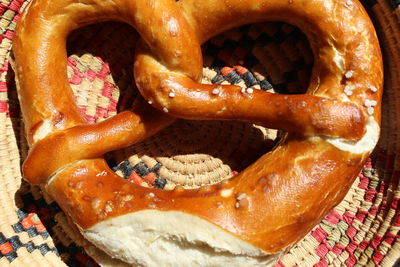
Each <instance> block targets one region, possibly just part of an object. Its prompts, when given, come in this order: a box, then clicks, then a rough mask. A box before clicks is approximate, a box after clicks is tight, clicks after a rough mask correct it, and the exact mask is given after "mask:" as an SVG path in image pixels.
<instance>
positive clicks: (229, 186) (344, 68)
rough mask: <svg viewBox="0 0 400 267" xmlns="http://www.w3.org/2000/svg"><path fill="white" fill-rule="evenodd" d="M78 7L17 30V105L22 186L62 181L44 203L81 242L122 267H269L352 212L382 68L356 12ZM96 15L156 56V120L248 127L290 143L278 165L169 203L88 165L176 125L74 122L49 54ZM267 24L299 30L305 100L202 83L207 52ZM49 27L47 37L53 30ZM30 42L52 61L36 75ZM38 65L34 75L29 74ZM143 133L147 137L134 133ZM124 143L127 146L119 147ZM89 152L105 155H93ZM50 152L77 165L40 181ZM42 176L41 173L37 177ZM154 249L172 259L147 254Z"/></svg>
mask: <svg viewBox="0 0 400 267" xmlns="http://www.w3.org/2000/svg"><path fill="white" fill-rule="evenodd" d="M81 2H82V1H77V3H74V1H72V0H62V1H57V5H58V6H57V8H55V10H53V9H52V8H50V7H49V5H50V4H46V3H47V2H46V1H44V0H38V1H34V2H33V4H32V5H31V7H30V9H29V12H28V13H27V15H26V16H25V17H23V18H22V19H21V21H22V22H21V23H20V24H19V26H18V29H17V36H16V42H15V47H14V53H15V56H16V70H17V76H18V80H19V87H20V92H19V93H20V99H21V106H22V110H23V116H24V120H25V122H26V125H27V134H28V139H29V140H30V144H31V145H33V147H32V149H31V152H30V155H29V157H28V159H27V161H26V162H25V166H28V167H29V168H26V169H25V171H26V173H25V174H24V175H25V178H27V179H28V180H29V181H30V182H33V183H43V182H45V181H46V179H47V178H48V177H49V176H50V175H52V179H51V180H50V181H49V182H48V183H47V184H46V186H45V187H46V190H47V191H48V192H49V193H50V195H51V196H53V197H54V198H55V199H56V201H57V202H58V203H59V205H60V206H61V208H62V209H63V210H64V211H65V212H66V213H67V214H68V215H69V216H70V217H71V218H72V220H73V221H74V222H75V223H76V224H77V225H78V227H79V228H80V230H81V232H82V234H83V235H84V236H85V237H86V238H87V239H88V240H89V241H91V242H93V243H94V244H95V245H96V246H98V247H100V248H102V249H103V250H104V251H106V252H107V253H108V254H110V255H111V256H113V257H117V258H119V259H121V260H124V261H126V262H128V263H131V264H137V265H152V266H159V265H166V266H168V265H171V266H174V264H175V261H176V259H177V258H178V259H179V260H181V261H182V262H183V263H182V265H183V266H194V265H195V264H198V265H201V264H202V263H203V261H205V262H206V264H208V265H211V266H223V265H225V264H232V262H235V263H236V262H239V264H237V265H240V266H264V265H265V264H269V263H272V262H273V260H274V258H275V257H276V256H279V253H280V252H282V250H284V249H287V248H289V247H290V246H292V245H293V244H295V243H296V242H297V241H298V240H300V239H301V238H302V237H303V236H304V235H306V233H307V232H308V231H310V230H311V228H312V227H313V226H314V225H315V224H317V223H318V222H319V221H320V220H321V218H322V217H323V216H324V215H325V214H326V213H327V212H328V211H329V210H330V209H331V208H332V207H333V206H334V205H336V204H337V203H338V202H339V201H340V200H341V199H343V197H344V196H345V194H346V192H347V190H348V189H349V187H350V186H351V184H352V183H353V181H354V178H355V177H356V175H357V173H358V172H359V171H360V169H361V168H362V166H363V164H364V163H365V161H366V159H367V158H368V156H369V154H370V153H371V151H372V150H373V148H374V146H375V145H376V143H377V141H378V137H379V130H380V128H379V123H380V101H381V96H382V83H383V70H382V59H381V54H380V50H379V44H378V40H377V37H376V34H375V32H374V29H373V26H372V23H371V21H370V20H369V18H368V16H367V14H366V12H365V10H364V9H363V7H362V6H361V4H360V3H359V2H357V1H355V0H323V1H322V0H293V1H281V0H254V1H253V0H250V1H242V0H224V1H221V0H203V1H196V0H182V1H179V2H178V3H175V2H174V1H128V0H126V1H119V2H118V3H119V4H121V6H119V5H117V4H115V2H114V1H103V0H98V1H94V0H93V1H89V0H86V1H85V5H83V6H82V4H81ZM39 4H40V6H41V7H39ZM52 4H53V3H51V5H52ZM141 4H143V5H144V6H141ZM146 5H147V6H146ZM64 6H66V7H74V12H75V9H76V8H80V7H82V12H77V14H74V15H67V16H60V14H58V12H60V11H59V10H64V9H63V8H62V7H64ZM139 6H140V7H143V8H139ZM177 6H179V7H180V11H179V9H178V7H177ZM121 7H123V9H121ZM144 7H146V8H144ZM42 9H43V10H42ZM65 10H67V11H68V10H69V9H68V8H66V9H65ZM96 10H102V12H103V11H104V10H107V12H105V11H104V13H102V12H100V13H99V14H101V16H100V19H99V20H104V19H119V20H121V19H122V20H123V21H127V22H129V23H131V24H132V25H134V26H136V27H137V29H138V31H139V32H140V33H141V34H142V37H143V39H144V41H145V42H146V43H147V45H149V46H150V48H148V47H147V45H145V44H141V46H140V47H139V49H138V53H137V56H136V60H135V65H134V72H135V79H136V83H137V85H138V88H139V90H140V92H141V93H142V95H143V96H144V97H145V98H146V100H148V101H150V103H152V105H153V106H154V107H155V108H157V109H159V110H162V111H163V112H164V113H168V114H172V115H174V116H177V117H182V118H190V119H236V120H244V121H250V122H254V123H258V124H261V125H264V126H267V127H273V128H280V129H283V130H286V131H288V132H289V133H288V134H287V136H286V137H285V138H283V140H281V142H280V143H279V145H278V146H277V147H276V148H275V149H274V150H273V151H271V152H269V153H267V154H265V155H264V156H262V157H261V158H260V159H259V160H257V161H256V162H255V163H254V164H252V165H251V166H249V167H248V168H247V169H245V170H244V171H243V172H241V173H240V174H239V175H237V176H235V178H233V179H230V180H228V181H225V182H223V183H220V184H216V185H211V186H207V187H203V188H200V189H196V190H182V189H180V188H177V189H175V190H173V191H162V190H157V189H150V188H144V187H140V186H137V185H134V184H132V183H130V182H128V181H126V180H123V179H121V178H120V177H118V176H117V175H116V174H115V173H114V172H112V171H111V170H110V169H109V167H108V166H107V164H106V162H105V161H104V159H101V158H95V159H91V158H93V157H98V156H99V155H101V154H102V153H103V152H104V151H105V150H107V149H111V148H115V147H119V146H122V145H127V144H131V143H132V142H135V141H138V140H140V138H143V137H144V136H147V135H149V134H152V133H154V132H155V131H157V130H158V129H160V128H162V127H164V126H165V125H168V124H169V123H171V122H172V121H173V120H174V119H173V118H170V117H169V116H168V115H165V114H164V115H163V114H162V113H160V112H157V111H154V110H152V109H150V108H149V107H148V106H146V105H145V104H144V103H141V105H139V106H138V107H137V109H136V110H134V112H128V113H121V114H119V115H118V116H117V117H115V118H113V119H111V120H110V121H109V122H104V124H98V125H95V126H87V125H83V124H84V121H83V119H82V118H81V116H80V115H79V114H78V111H77V109H76V107H74V108H73V109H72V110H69V109H68V106H70V105H71V103H72V99H73V97H72V93H71V91H70V89H69V87H68V85H67V82H66V79H63V80H62V81H60V80H59V79H52V78H51V76H48V75H47V72H48V71H49V70H50V69H55V70H56V71H57V73H59V74H58V76H57V77H64V76H63V75H64V73H65V65H59V64H57V62H58V59H59V58H64V59H65V47H64V46H61V48H54V47H53V46H54V45H55V44H64V42H65V36H66V34H67V33H68V31H69V30H71V29H73V28H75V27H77V26H78V25H81V24H84V23H90V22H93V21H95V19H94V18H93V17H92V16H91V15H92V14H95V13H96V12H97V11H96ZM154 10H158V12H157V14H156V13H155V12H153V11H154ZM160 10H161V11H160ZM95 11H96V12H95ZM108 12H110V13H108ZM67 13H68V12H67ZM96 14H97V13H96ZM110 14H111V15H110ZM333 14H334V15H333ZM89 15H90V16H89ZM135 16H136V17H135ZM37 17H40V19H38V22H39V24H38V25H40V22H42V21H44V22H43V25H42V27H43V28H41V30H40V31H37V32H36V31H27V30H25V28H27V27H28V26H27V25H33V24H32V22H36V20H35V18H37ZM171 17H174V18H175V20H173V21H175V22H176V23H175V22H171V19H170V18H171ZM183 17H185V18H183ZM43 18H44V19H43ZM64 18H68V19H67V20H66V21H64ZM81 20H82V21H81ZM147 20H149V21H151V23H145V22H146V21H147ZM266 20H280V21H284V22H287V23H290V24H293V25H295V26H297V27H299V28H300V29H301V30H303V32H304V33H305V34H306V35H307V37H308V39H309V42H310V44H311V47H312V49H313V52H314V59H315V63H314V67H313V73H312V77H311V82H310V85H309V88H308V91H307V94H306V95H297V96H284V95H276V94H269V93H266V92H262V91H257V90H245V91H244V92H243V91H242V90H241V89H240V88H238V87H235V86H215V85H201V84H199V83H197V82H196V81H195V80H196V78H198V76H199V71H200V70H199V69H200V65H201V60H200V56H199V55H200V52H199V46H198V43H197V40H199V41H200V43H202V42H204V41H206V40H208V39H209V38H210V37H212V36H214V35H216V34H218V33H220V32H222V31H224V30H226V29H229V28H232V27H236V26H240V25H244V24H249V23H255V22H260V21H266ZM49 22H51V23H49ZM53 24H54V25H56V26H55V27H54V28H51V27H50V26H49V25H53ZM35 25H37V24H35ZM65 25H67V26H65ZM153 25H157V26H158V27H157V29H155V28H154V27H153ZM185 25H186V26H185ZM343 25H346V27H343ZM49 27H50V28H51V29H52V30H51V31H49V32H50V33H49V32H46V31H45V30H43V29H49ZM176 29H181V30H183V32H184V34H183V33H182V34H180V32H181V31H175V30H176ZM35 32H36V33H35ZM59 32H61V33H62V34H61V35H57V34H58V33H59ZM176 32H179V34H178V33H176ZM153 34H154V35H153ZM41 36H44V37H43V39H40V38H41ZM50 37H51V38H50ZM150 37H153V39H151V38H150ZM184 37H187V38H184ZM32 38H33V39H32ZM34 38H38V40H39V41H37V47H35V48H37V49H38V50H39V49H43V51H44V54H43V56H42V57H43V58H44V61H43V62H44V63H43V62H42V61H41V60H42V58H40V56H38V55H37V57H34V58H35V60H33V61H30V59H29V57H27V56H25V55H26V54H24V53H23V51H24V50H26V49H27V50H28V51H29V48H30V44H31V42H23V40H24V41H25V39H27V40H34ZM169 39H173V41H172V42H171V43H169V42H168V47H167V44H165V43H163V42H162V41H164V42H167V41H168V40H169ZM151 40H153V41H154V42H153V41H151ZM164 45H165V47H164ZM169 45H171V47H169ZM49 47H53V49H48V48H49ZM159 48H164V50H163V49H161V50H157V49H159ZM160 51H164V52H165V51H167V52H165V53H164V52H162V53H161V54H159V53H158V52H160ZM156 52H157V56H156V55H155V53H156ZM51 58H54V60H53V61H52V60H51ZM55 61H56V62H55ZM26 63H28V64H27V65H24V64H26ZM32 64H34V65H35V66H37V69H35V70H31V68H30V66H32ZM191 67H193V69H191ZM61 73H62V74H61ZM30 75H32V76H30ZM47 87H48V88H50V89H49V94H48V96H47V95H45V94H44V96H43V98H42V99H38V97H37V94H36V93H37V92H38V91H39V92H40V90H43V88H47ZM56 88H58V89H57V90H56ZM59 88H62V89H63V90H61V91H60V89H59ZM64 91H65V92H66V94H65V95H64V93H65V92H64ZM171 92H173V94H172V95H173V97H171ZM42 94H43V92H42ZM55 100H57V101H55ZM60 114H61V115H60ZM153 116H154V119H155V122H153V121H152V118H153ZM113 120H114V121H113ZM45 125H47V126H48V127H49V128H50V129H47V128H45V127H43V126H45ZM137 125H139V126H140V127H139V129H141V130H139V133H138V134H137V135H136V134H132V133H130V131H131V130H134V129H135V127H136V126H137ZM157 125H158V126H157ZM160 125H161V126H160ZM92 128H95V129H96V128H99V129H101V131H99V132H100V133H99V134H97V133H96V132H95V131H93V130H92ZM104 129H105V130H104ZM120 129H123V130H122V131H121V132H117V130H120ZM124 129H125V130H124ZM103 130H104V131H103ZM66 133H68V134H69V135H68V136H67V137H65V136H64V135H65V134H66ZM87 134H88V135H90V137H87V136H86V135H87ZM138 136H139V137H138ZM86 137H87V138H86ZM115 137H121V138H122V141H118V140H117V141H116V145H110V144H109V143H110V142H111V141H113V140H114V138H115ZM135 138H136V139H135ZM86 139H88V140H89V141H85V140H86ZM60 140H64V141H61V142H60ZM93 140H95V141H96V142H97V141H98V142H99V148H90V146H89V144H90V143H91V142H92V141H93ZM132 140H133V141H132ZM71 143H78V144H80V145H83V146H85V147H88V152H87V153H86V152H82V153H79V149H80V148H81V146H77V148H74V147H72V148H71ZM48 146H54V147H53V150H54V152H50V155H51V156H52V157H53V156H54V157H60V155H61V154H62V152H63V151H62V150H64V149H69V150H70V151H73V152H72V154H74V156H71V157H69V158H63V157H61V160H56V163H54V164H50V165H51V166H50V167H49V170H43V169H45V168H39V166H40V163H41V162H43V161H45V162H46V164H47V161H46V159H48V158H46V153H45V150H46V147H48ZM74 151H75V152H74ZM82 155H83V156H82ZM32 166H33V167H38V168H39V169H40V170H38V171H33V172H32V173H29V170H27V169H32V168H33V167H32ZM177 225H178V227H177ZM144 247H146V248H147V247H151V249H149V250H150V251H152V250H153V251H157V252H159V251H160V252H161V251H162V252H164V253H146V252H145V251H144V250H143V249H141V248H144ZM165 255H174V257H173V258H168V257H165Z"/></svg>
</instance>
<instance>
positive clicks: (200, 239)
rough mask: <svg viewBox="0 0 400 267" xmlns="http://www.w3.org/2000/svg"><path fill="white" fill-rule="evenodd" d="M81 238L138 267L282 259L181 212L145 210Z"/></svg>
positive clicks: (99, 226)
mask: <svg viewBox="0 0 400 267" xmlns="http://www.w3.org/2000/svg"><path fill="white" fill-rule="evenodd" d="M81 232H82V234H83V235H84V237H85V238H86V239H88V240H89V241H90V242H92V243H94V244H95V245H96V246H98V247H99V248H101V249H103V250H104V251H106V252H107V253H109V254H111V255H113V257H117V258H118V259H120V260H123V261H124V262H127V263H129V264H132V265H135V266H137V265H139V266H171V267H172V266H226V265H229V266H268V265H271V264H273V263H275V261H276V259H277V258H278V257H279V255H281V253H277V254H270V255H268V254H266V253H265V252H263V251H261V250H260V249H258V248H256V247H254V246H252V245H250V244H249V243H247V242H245V241H243V240H241V239H239V238H236V237H235V236H233V235H232V234H230V233H228V232H226V231H224V230H222V229H221V228H220V227H217V226H215V225H213V224H211V223H210V222H207V221H205V220H203V219H201V218H199V217H195V216H193V215H190V214H185V213H182V212H177V211H167V212H163V211H158V210H143V211H140V212H135V213H130V214H126V215H123V216H119V217H116V218H112V219H109V220H107V221H104V222H100V223H98V224H96V225H94V226H93V227H91V228H90V229H88V230H85V231H81ZM143 248H145V250H146V251H143Z"/></svg>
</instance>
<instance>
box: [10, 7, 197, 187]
mask: <svg viewBox="0 0 400 267" xmlns="http://www.w3.org/2000/svg"><path fill="white" fill-rule="evenodd" d="M28 9H29V10H28V12H25V13H24V14H23V16H22V18H21V19H20V21H19V23H18V29H17V33H16V36H15V38H14V43H13V52H14V56H15V67H14V68H15V72H16V76H17V81H18V85H19V88H20V90H19V92H18V93H19V98H20V102H21V108H22V113H23V118H24V122H25V128H26V133H27V138H28V142H29V144H30V146H31V147H32V149H31V150H30V152H29V156H28V158H27V159H26V161H25V163H24V177H25V179H26V180H28V181H29V182H31V183H32V184H45V183H46V181H47V179H48V177H50V175H52V174H53V173H55V172H56V171H57V170H58V169H60V168H61V167H63V166H64V165H66V164H68V163H70V162H73V161H76V160H79V159H85V158H96V157H100V156H102V155H103V154H104V153H106V152H108V151H111V150H114V149H118V148H121V147H126V146H128V145H131V144H133V143H136V142H138V141H139V140H142V139H144V138H145V137H147V136H149V135H152V134H154V133H155V132H157V131H158V130H159V129H162V128H164V127H165V126H167V125H169V124H170V123H171V122H172V121H174V119H172V118H171V117H169V116H163V115H162V114H161V113H160V112H157V111H155V110H153V109H150V108H149V107H147V104H144V103H140V104H139V105H138V106H137V107H135V108H134V110H133V111H125V112H123V113H120V114H117V115H116V116H115V117H114V118H112V119H110V120H108V121H105V122H102V123H100V124H95V125H86V122H85V120H84V119H83V117H82V115H81V114H80V112H79V109H78V107H77V106H76V104H75V102H74V97H73V93H72V90H71V88H70V86H69V82H68V80H67V77H66V58H67V55H66V48H65V44H66V38H67V36H68V34H69V33H70V32H71V31H73V30H74V29H76V28H77V27H81V26H84V25H87V24H90V23H93V22H100V21H105V20H118V21H123V22H126V23H129V24H130V25H132V26H133V27H135V29H136V30H137V31H138V32H139V34H140V36H141V37H142V38H143V40H144V41H145V42H146V43H147V44H149V46H150V47H151V49H154V51H156V53H157V57H159V59H160V62H162V63H163V64H164V65H165V66H166V67H168V68H169V69H174V70H177V71H179V72H180V73H185V74H187V75H189V76H190V77H192V78H193V79H198V78H199V77H200V73H201V65H202V59H201V54H200V48H199V45H198V42H197V38H196V37H195V36H194V34H193V32H192V30H191V28H190V27H189V26H188V24H187V22H186V20H185V19H183V17H182V16H181V12H180V11H179V9H178V7H177V6H176V4H175V2H174V1H170V0H167V1H155V2H154V1H145V0H139V1H129V0H122V1H117V2H115V1H96V0H86V1H71V0H63V1H55V2H54V1H50V2H49V1H44V0H35V1H32V2H31V4H30V6H29V7H28ZM32 25H34V26H32ZM32 28H33V29H32ZM154 29H157V30H154ZM188 48H190V50H188ZM26 51H30V52H29V53H27V52H26ZM32 66H35V68H34V69H32ZM54 133H55V134H54ZM110 140H114V141H110ZM55 144H57V145H55ZM94 144H96V145H94ZM49 147H53V148H54V149H52V150H49V149H48V148H49ZM68 152H69V153H68ZM45 159H48V161H49V163H48V165H47V166H46V167H43V166H42V164H41V162H43V160H45Z"/></svg>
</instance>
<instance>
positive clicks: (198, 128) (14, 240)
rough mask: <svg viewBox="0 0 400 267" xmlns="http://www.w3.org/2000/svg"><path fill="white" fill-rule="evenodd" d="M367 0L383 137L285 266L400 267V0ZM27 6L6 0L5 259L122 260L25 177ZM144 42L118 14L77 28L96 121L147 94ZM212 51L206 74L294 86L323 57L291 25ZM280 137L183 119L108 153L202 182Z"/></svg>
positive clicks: (141, 170)
mask: <svg viewBox="0 0 400 267" xmlns="http://www.w3.org/2000/svg"><path fill="white" fill-rule="evenodd" d="M183 1H184V0H183ZM362 2H363V4H364V5H365V7H366V8H367V10H368V11H369V13H370V15H371V18H372V20H373V22H374V24H375V26H376V29H377V31H378V35H379V38H380V41H381V46H382V50H383V55H384V62H385V91H384V99H383V120H382V136H381V139H380V142H379V144H378V146H377V148H376V150H375V152H374V153H373V155H372V156H371V158H370V159H369V160H368V162H367V164H366V165H365V167H364V169H363V170H362V171H361V173H360V174H359V176H358V178H357V179H356V181H355V183H354V185H353V187H352V188H351V190H350V191H349V193H348V194H347V196H346V198H345V199H344V200H343V201H342V203H340V204H339V205H338V206H337V207H336V208H335V209H333V210H332V211H331V212H330V213H329V214H328V215H327V216H326V217H325V218H324V219H323V220H322V222H321V223H320V224H319V225H317V226H316V227H315V228H314V229H313V230H312V232H311V233H309V234H308V235H307V236H306V237H305V238H304V239H303V240H302V241H301V242H299V243H298V244H297V245H296V246H295V247H293V248H292V249H291V250H290V251H289V252H287V254H286V255H284V256H283V257H282V258H281V259H280V261H279V262H278V264H277V266H282V267H283V266H393V265H395V264H396V261H398V260H399V259H400V185H399V179H400V160H399V159H400V155H399V153H398V151H399V147H400V134H399V127H400V7H399V5H400V1H389V0H381V1H374V0H364V1H362ZM27 3H28V1H24V0H0V14H1V19H0V185H1V186H0V266H8V265H12V266H23V265H26V266H66V265H67V266H96V265H97V263H96V262H98V263H101V264H103V265H106V266H118V265H120V263H119V262H117V261H113V260H111V259H110V258H108V257H107V256H106V255H104V254H102V253H101V252H100V251H98V250H97V249H96V248H94V247H93V246H91V245H90V244H89V243H88V242H86V241H85V240H84V239H83V238H82V237H81V236H80V234H79V232H78V231H77V230H76V228H75V227H74V226H73V225H72V224H71V223H70V222H69V221H68V218H67V217H66V216H65V215H64V214H63V212H62V211H61V210H60V208H59V207H58V206H57V204H56V203H55V202H54V201H52V200H51V199H50V198H49V197H48V196H46V195H45V194H44V193H42V192H41V190H40V188H38V187H32V186H30V185H28V184H27V183H25V182H24V181H23V180H22V178H21V171H20V165H21V163H22V161H23V160H24V158H25V156H26V153H27V145H26V141H25V139H24V133H23V126H22V121H21V116H20V111H19V104H18V97H17V93H16V88H15V82H14V74H13V71H12V69H11V67H10V65H9V56H10V49H11V45H12V37H13V33H14V29H15V26H16V23H17V22H18V17H19V15H20V13H21V11H22V10H23V8H24V7H25V6H26V4H27ZM136 40H137V35H136V33H135V31H134V30H133V29H132V28H130V27H129V26H127V25H124V24H120V23H113V22H110V23H104V24H97V25H93V26H89V27H86V28H83V29H80V30H78V31H76V32H74V33H73V34H72V35H71V36H70V37H69V39H68V55H69V58H68V77H69V79H70V83H71V87H72V89H73V90H74V93H75V95H76V102H77V103H78V105H79V107H80V109H81V111H82V113H83V114H84V115H85V116H86V119H87V120H88V122H89V123H93V122H96V121H101V120H104V119H105V118H107V117H110V116H113V115H115V114H116V113H117V112H118V111H120V110H124V109H127V108H129V107H131V106H132V104H133V102H134V100H135V99H136V97H138V94H137V90H136V88H135V87H134V82H133V75H132V72H131V66H132V63H133V51H134V47H135V42H136ZM203 55H204V64H205V68H204V78H203V82H205V83H215V84H220V83H234V84H239V85H242V86H246V87H249V86H253V87H254V88H256V89H260V90H274V91H275V92H277V93H289V94H293V93H301V92H302V90H304V89H305V88H306V87H307V84H308V79H309V76H310V69H311V67H312V63H313V56H312V53H311V50H310V48H309V46H308V43H307V40H306V38H305V37H304V36H303V35H302V33H301V32H299V31H298V30H297V29H295V28H293V27H292V26H289V25H286V24H281V23H264V24H257V25H251V26H245V27H241V28H239V29H234V30H231V31H229V32H226V33H224V34H223V35H220V36H217V37H215V38H213V39H212V40H210V41H209V42H208V43H206V44H205V45H204V46H203ZM277 135H279V133H277V132H276V131H272V130H268V129H264V128H260V127H257V126H254V125H251V124H246V123H238V122H218V121H211V122H203V121H184V120H180V121H178V122H176V123H175V124H173V125H172V126H170V127H168V128H167V129H165V130H163V131H162V132H161V133H159V134H157V135H156V136H153V137H151V138H149V139H147V140H145V141H144V142H142V143H140V144H137V145H135V146H132V147H129V148H127V149H124V150H120V151H115V152H112V153H110V154H108V155H106V158H107V161H108V163H109V165H110V166H111V167H112V168H113V169H114V170H115V171H116V172H117V174H119V175H120V176H121V177H123V178H125V179H129V180H131V181H132V182H134V183H137V184H141V185H142V186H153V187H158V188H163V189H171V188H173V187H175V186H176V185H182V186H184V187H186V188H193V187H198V186H201V185H204V184H209V183H215V182H218V181H221V180H223V179H227V178H230V177H232V176H234V175H235V174H236V173H237V172H240V171H241V170H242V169H243V168H245V167H246V166H248V165H249V164H250V163H252V162H253V161H254V160H256V159H257V158H258V157H259V156H260V155H261V154H262V153H265V151H266V150H268V149H271V148H272V146H273V145H274V142H275V137H276V136H277ZM155 253H157V252H155Z"/></svg>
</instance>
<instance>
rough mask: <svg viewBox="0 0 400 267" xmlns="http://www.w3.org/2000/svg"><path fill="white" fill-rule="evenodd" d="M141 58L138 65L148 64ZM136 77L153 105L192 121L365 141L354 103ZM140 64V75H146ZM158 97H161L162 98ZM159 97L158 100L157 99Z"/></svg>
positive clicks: (168, 76) (171, 77) (169, 77)
mask: <svg viewBox="0 0 400 267" xmlns="http://www.w3.org/2000/svg"><path fill="white" fill-rule="evenodd" d="M141 59H143V57H139V60H138V61H136V65H137V66H142V64H143V65H145V63H142V62H141V61H140V60H141ZM156 69H158V68H155V67H153V68H152V77H151V78H150V79H146V80H144V79H143V80H142V79H140V78H137V79H136V82H137V84H138V87H140V88H146V87H147V86H146V85H147V84H152V85H153V87H152V88H154V89H152V90H148V91H144V92H143V93H144V94H145V98H147V99H149V101H150V102H154V104H153V106H155V107H156V108H158V109H159V110H162V111H164V112H166V113H169V114H172V115H174V116H176V117H180V118H184V119H192V120H215V119H217V120H240V121H248V122H252V123H255V124H258V125H261V126H264V127H267V128H272V129H281V130H284V131H287V132H294V133H299V134H305V135H327V136H336V137H342V138H345V139H348V140H359V139H361V137H362V136H363V135H364V134H365V125H366V118H365V115H364V113H363V112H362V111H361V109H360V108H359V107H358V106H357V105H356V104H354V103H351V102H342V101H338V100H336V99H332V98H322V97H318V96H313V95H280V94H273V93H268V92H265V91H261V90H254V89H252V88H247V89H243V88H240V87H238V86H234V85H207V84H201V85H199V84H198V83H197V82H194V81H192V80H191V79H189V78H187V77H184V76H182V75H175V74H174V73H165V72H163V73H156V71H154V70H156ZM146 71H147V69H146V68H141V67H139V68H137V71H136V72H135V73H136V76H137V77H143V76H145V75H146V73H145V72H146ZM156 99H157V100H156ZM154 100H156V101H154Z"/></svg>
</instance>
